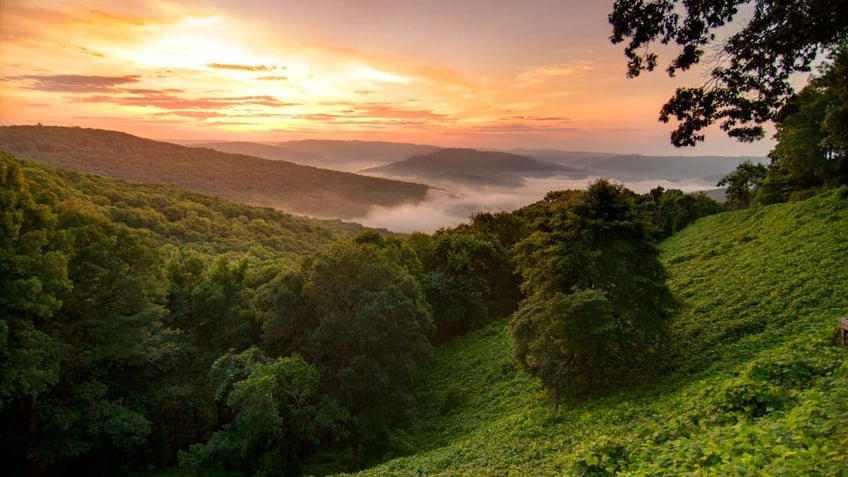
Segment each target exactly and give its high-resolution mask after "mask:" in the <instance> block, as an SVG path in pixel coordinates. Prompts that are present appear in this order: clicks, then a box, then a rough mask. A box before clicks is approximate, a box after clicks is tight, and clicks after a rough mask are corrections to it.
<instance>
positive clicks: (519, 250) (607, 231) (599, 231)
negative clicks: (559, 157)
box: [509, 180, 675, 409]
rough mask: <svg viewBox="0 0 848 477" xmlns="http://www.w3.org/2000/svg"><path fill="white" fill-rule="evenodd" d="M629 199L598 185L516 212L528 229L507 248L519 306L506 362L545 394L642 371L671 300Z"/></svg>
mask: <svg viewBox="0 0 848 477" xmlns="http://www.w3.org/2000/svg"><path fill="white" fill-rule="evenodd" d="M634 200H635V194H634V193H633V192H631V191H629V190H627V189H625V188H624V187H623V186H620V185H614V184H611V183H609V182H607V181H603V180H601V181H598V182H596V183H595V184H592V185H591V186H590V187H589V189H588V190H587V191H562V192H556V193H550V194H548V195H547V196H546V198H545V200H543V201H542V202H539V203H537V204H534V205H531V206H529V207H528V208H527V209H526V210H525V211H524V213H525V214H526V215H529V216H530V217H531V223H532V224H534V225H533V228H534V229H535V230H534V232H533V233H531V234H530V236H529V237H527V238H526V239H524V240H523V241H521V242H519V243H518V245H516V247H515V255H516V257H515V260H516V265H517V267H518V270H519V271H520V272H521V275H522V277H523V282H522V288H523V291H524V293H525V294H526V295H527V298H526V299H524V300H523V301H522V302H521V304H520V305H519V309H518V311H517V312H516V313H515V314H514V315H513V318H512V320H511V321H510V324H509V328H510V332H511V334H512V336H513V341H514V346H515V347H514V356H515V358H516V360H517V361H518V362H519V364H521V365H522V366H523V367H524V368H525V369H526V370H528V371H529V372H531V373H532V374H534V375H537V376H539V377H540V378H541V379H542V381H543V383H544V384H545V385H546V386H548V387H549V388H551V390H552V391H553V395H554V409H556V408H557V407H558V404H559V395H560V391H561V387H562V386H563V385H566V384H567V385H569V389H570V390H571V391H572V392H578V391H581V390H585V389H588V388H591V387H592V386H593V385H594V384H597V383H599V382H600V381H601V380H602V379H603V378H605V377H607V376H611V375H613V374H614V373H612V371H614V370H616V369H628V370H634V369H639V368H640V367H641V366H644V365H646V364H648V363H651V362H652V360H653V359H654V358H656V357H657V355H658V353H659V352H660V350H661V349H662V346H663V344H664V343H665V342H666V340H667V331H668V325H669V322H670V320H671V317H672V314H673V311H674V307H675V301H674V299H673V297H672V295H671V292H670V291H669V290H668V288H667V286H666V283H665V281H666V273H665V270H664V268H663V266H662V264H661V263H660V261H659V252H658V251H657V249H656V247H655V246H654V243H653V238H652V227H651V226H650V225H649V223H648V221H647V220H646V218H645V217H643V216H642V214H643V212H642V209H641V208H639V207H637V206H636V204H635V202H634Z"/></svg>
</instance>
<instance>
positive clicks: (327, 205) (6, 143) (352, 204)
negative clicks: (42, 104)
mask: <svg viewBox="0 0 848 477" xmlns="http://www.w3.org/2000/svg"><path fill="white" fill-rule="evenodd" d="M0 150H3V151H6V152H10V153H12V154H15V155H16V156H18V157H20V158H31V159H36V160H39V161H43V162H46V163H48V164H50V165H53V166H56V167H61V168H64V169H71V170H76V171H81V172H87V173H91V174H97V175H103V176H107V177H114V178H118V179H126V180H132V181H139V182H160V183H169V184H174V185H178V186H180V187H183V188H185V189H189V190H192V191H195V192H200V193H203V194H208V195H214V196H218V197H224V198H227V199H231V200H236V201H239V202H243V203H246V204H250V205H256V206H262V207H273V208H276V209H281V210H285V211H286V212H293V213H298V214H305V215H312V216H317V217H338V218H355V217H361V216H364V215H366V214H367V213H368V211H369V209H370V208H371V207H372V206H386V207H390V206H395V205H401V204H408V203H417V202H419V201H421V200H423V199H424V197H425V195H426V193H427V190H428V187H427V186H426V185H422V184H412V183H408V182H398V181H391V180H386V179H379V178H375V177H365V176H359V175H355V174H350V173H345V172H338V171H330V170H325V169H317V168H314V167H306V166H301V165H297V164H292V163H289V162H283V161H269V160H265V159H259V158H256V157H250V156H243V155H238V154H228V153H223V152H219V151H213V150H211V149H204V148H193V147H184V146H178V145H176V144H170V143H165V142H157V141H151V140H149V139H143V138H139V137H136V136H131V135H129V134H124V133H120V132H115V131H104V130H99V129H83V128H65V127H50V126H7V127H0Z"/></svg>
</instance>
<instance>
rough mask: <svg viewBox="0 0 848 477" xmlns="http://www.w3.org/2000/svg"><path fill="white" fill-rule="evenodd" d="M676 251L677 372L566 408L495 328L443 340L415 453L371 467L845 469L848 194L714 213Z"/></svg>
mask: <svg viewBox="0 0 848 477" xmlns="http://www.w3.org/2000/svg"><path fill="white" fill-rule="evenodd" d="M661 249H662V255H663V258H664V261H665V263H666V264H667V266H668V269H669V272H670V274H671V281H670V285H671V287H672V288H673V290H674V291H675V293H676V294H677V296H678V297H679V298H680V299H681V300H682V303H683V306H684V308H683V311H682V313H681V315H680V316H679V318H678V320H677V322H676V324H675V327H674V335H675V352H674V353H673V355H672V356H670V357H669V359H668V362H667V363H666V367H667V371H666V373H665V377H663V378H661V379H659V380H657V381H655V382H649V383H643V384H640V385H633V386H630V387H623V388H618V389H610V390H607V391H600V392H597V393H595V394H593V395H589V396H583V397H581V398H579V399H572V400H571V401H569V402H567V403H566V404H565V405H564V406H563V407H562V408H561V410H560V413H559V415H557V416H554V415H552V414H551V412H550V410H549V397H548V396H547V395H546V394H545V393H543V392H542V391H541V389H540V387H539V386H538V384H536V383H535V382H533V381H532V380H530V379H529V378H527V377H526V376H524V375H523V374H522V373H520V372H519V371H517V370H516V369H515V368H514V367H513V365H512V364H511V362H510V358H509V357H510V351H509V348H510V345H509V340H508V338H507V336H506V335H505V333H504V331H503V327H504V324H505V322H503V321H502V322H499V323H494V324H493V325H491V326H489V327H488V328H485V329H483V330H479V331H477V332H475V333H473V334H471V335H469V336H466V337H464V338H461V339H458V340H455V341H453V342H450V343H448V344H446V345H443V346H441V347H438V348H437V350H436V358H435V360H434V362H433V364H432V365H431V367H430V370H429V371H427V372H426V373H425V375H424V376H423V379H422V381H421V383H420V386H419V394H418V395H419V399H420V401H421V403H422V410H421V417H420V420H419V423H418V425H417V427H416V428H415V429H413V430H412V431H410V432H409V433H400V434H399V436H398V437H397V438H396V440H397V442H396V447H398V449H399V451H398V453H400V454H403V453H407V454H410V455H408V456H407V457H400V458H396V459H394V460H389V461H387V462H385V463H383V464H381V465H378V466H376V467H373V468H370V469H367V470H365V471H362V472H361V474H360V475H417V474H423V475H613V474H616V473H617V474H620V475H693V474H696V473H700V474H701V475H844V472H845V469H846V468H848V456H846V454H845V453H844V448H845V445H846V443H848V428H846V426H845V422H848V351H846V350H843V349H841V348H839V347H837V346H834V345H833V343H832V341H831V338H832V336H833V332H834V328H835V325H836V318H837V317H839V316H845V315H846V314H848V188H842V189H840V190H837V191H833V192H831V193H828V194H825V195H822V196H818V197H814V198H812V199H809V200H806V201H803V202H794V203H787V204H778V205H772V206H768V207H763V208H759V209H754V210H744V211H737V212H728V213H723V214H719V215H716V216H711V217H707V218H704V219H701V220H700V221H698V222H697V223H695V224H694V225H691V226H689V227H688V228H687V229H685V230H683V231H682V232H680V233H678V234H676V235H674V236H672V237H671V238H669V239H668V240H666V241H665V242H664V243H662V244H661ZM637 380H638V379H637Z"/></svg>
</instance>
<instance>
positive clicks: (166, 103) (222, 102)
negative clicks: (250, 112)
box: [75, 89, 290, 110]
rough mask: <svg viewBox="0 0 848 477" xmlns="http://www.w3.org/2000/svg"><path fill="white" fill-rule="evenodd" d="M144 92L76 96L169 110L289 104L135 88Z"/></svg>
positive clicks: (265, 98)
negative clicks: (183, 94) (193, 96)
mask: <svg viewBox="0 0 848 477" xmlns="http://www.w3.org/2000/svg"><path fill="white" fill-rule="evenodd" d="M135 91H142V92H140V93H139V92H135V93H133V92H130V90H127V91H123V90H119V89H117V90H114V92H116V93H118V94H114V95H94V96H88V97H84V98H76V99H75V101H76V102H80V103H111V104H119V105H123V106H153V107H156V108H160V109H168V110H187V109H200V110H217V109H221V108H228V107H233V106H246V105H249V106H265V107H269V108H282V107H285V106H289V105H290V103H286V102H283V101H280V100H278V99H277V98H275V97H273V96H267V95H265V96H230V97H202V98H189V97H183V96H178V95H176V94H173V92H174V91H179V90H167V89H166V90H135Z"/></svg>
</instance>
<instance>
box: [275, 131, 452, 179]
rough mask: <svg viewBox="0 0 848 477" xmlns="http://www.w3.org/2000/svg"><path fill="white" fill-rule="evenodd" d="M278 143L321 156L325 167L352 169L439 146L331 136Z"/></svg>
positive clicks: (392, 160) (385, 162) (379, 163)
mask: <svg viewBox="0 0 848 477" xmlns="http://www.w3.org/2000/svg"><path fill="white" fill-rule="evenodd" d="M279 146H281V147H284V148H286V149H291V150H295V151H301V152H305V153H309V154H312V155H315V156H320V157H322V158H323V159H324V161H325V162H324V164H325V166H324V167H329V168H332V169H338V170H342V171H349V172H355V171H359V170H362V169H365V168H369V167H375V166H378V165H384V164H388V163H391V162H395V161H400V160H403V159H406V158H408V157H410V156H414V155H418V154H429V153H431V152H434V151H438V150H439V149H440V148H439V147H436V146H430V145H426V144H411V143H403V142H386V141H342V140H330V139H302V140H297V141H286V142H282V143H280V144H279Z"/></svg>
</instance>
